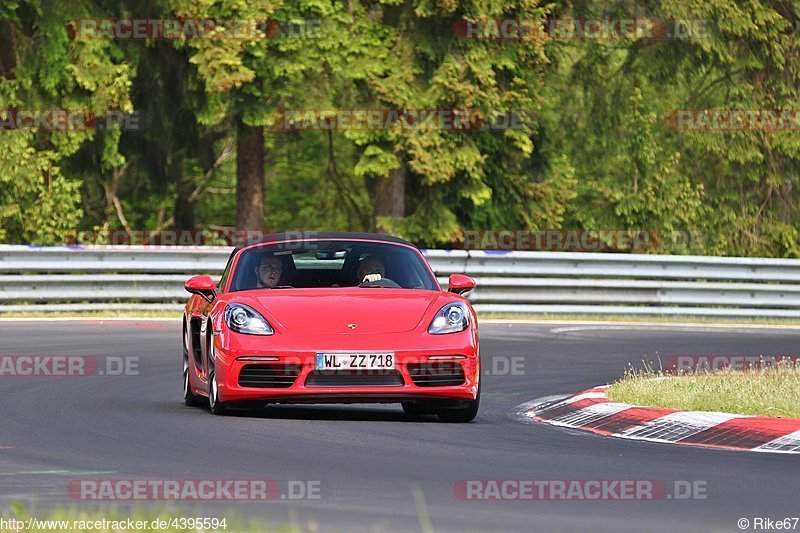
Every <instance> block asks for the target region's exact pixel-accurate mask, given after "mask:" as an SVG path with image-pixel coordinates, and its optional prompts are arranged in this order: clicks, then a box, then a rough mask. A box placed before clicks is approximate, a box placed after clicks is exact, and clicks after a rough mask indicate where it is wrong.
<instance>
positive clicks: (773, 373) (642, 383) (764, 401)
mask: <svg viewBox="0 0 800 533" xmlns="http://www.w3.org/2000/svg"><path fill="white" fill-rule="evenodd" d="M655 378H660V379H655ZM608 396H609V398H611V399H612V400H613V401H615V402H621V403H628V404H633V405H646V406H652V407H665V408H668V409H679V410H683V411H720V412H724V413H735V414H740V415H755V416H772V417H787V418H800V366H798V365H784V366H776V367H771V368H766V369H762V370H749V371H740V370H729V369H726V370H720V371H716V372H706V373H699V374H690V375H681V376H675V375H666V374H663V373H661V372H655V371H652V370H644V371H629V372H627V373H626V375H625V377H623V378H622V379H621V380H619V381H617V382H616V383H614V384H612V385H611V387H610V388H609V389H608Z"/></svg>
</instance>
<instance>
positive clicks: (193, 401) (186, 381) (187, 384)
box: [183, 324, 200, 407]
mask: <svg viewBox="0 0 800 533" xmlns="http://www.w3.org/2000/svg"><path fill="white" fill-rule="evenodd" d="M183 330H184V331H183V403H184V404H185V405H187V406H188V407H196V406H198V405H200V402H199V399H198V398H197V396H195V395H194V393H192V382H191V376H190V375H189V372H191V371H192V369H191V368H190V366H189V345H188V340H189V339H188V337H187V334H186V325H185V324H184V326H183Z"/></svg>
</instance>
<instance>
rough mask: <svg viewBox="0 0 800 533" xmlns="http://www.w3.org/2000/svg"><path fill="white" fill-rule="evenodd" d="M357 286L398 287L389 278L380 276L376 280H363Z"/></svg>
mask: <svg viewBox="0 0 800 533" xmlns="http://www.w3.org/2000/svg"><path fill="white" fill-rule="evenodd" d="M359 287H382V288H384V289H399V288H401V287H400V285H398V284H397V283H395V282H394V281H392V280H390V279H389V278H381V279H379V280H378V281H364V282H362V283H361V284H360V285H359Z"/></svg>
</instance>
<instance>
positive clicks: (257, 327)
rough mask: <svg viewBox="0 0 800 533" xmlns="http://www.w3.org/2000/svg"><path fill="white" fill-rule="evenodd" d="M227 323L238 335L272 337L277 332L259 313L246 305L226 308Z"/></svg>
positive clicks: (231, 305) (232, 305) (234, 305)
mask: <svg viewBox="0 0 800 533" xmlns="http://www.w3.org/2000/svg"><path fill="white" fill-rule="evenodd" d="M225 323H226V324H228V327H229V328H231V329H232V330H233V331H235V332H237V333H247V334H249V335H272V334H273V333H275V330H273V329H272V326H270V325H269V322H267V321H266V319H265V318H264V317H263V316H261V315H260V314H258V311H256V310H255V309H253V308H252V307H248V306H246V305H244V304H228V307H226V308H225Z"/></svg>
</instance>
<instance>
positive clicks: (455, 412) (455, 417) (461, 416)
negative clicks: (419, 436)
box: [436, 382, 481, 422]
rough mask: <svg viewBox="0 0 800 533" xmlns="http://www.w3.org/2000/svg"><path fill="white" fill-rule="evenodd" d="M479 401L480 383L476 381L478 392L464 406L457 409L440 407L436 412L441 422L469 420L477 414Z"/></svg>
mask: <svg viewBox="0 0 800 533" xmlns="http://www.w3.org/2000/svg"><path fill="white" fill-rule="evenodd" d="M480 403H481V384H480V382H479V383H478V394H477V395H476V396H475V399H474V400H470V401H469V402H468V404H467V406H466V407H460V408H458V409H440V410H439V411H437V412H436V415H437V416H438V417H439V420H441V421H442V422H471V421H472V420H474V419H475V417H476V416H478V406H479V405H480Z"/></svg>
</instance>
